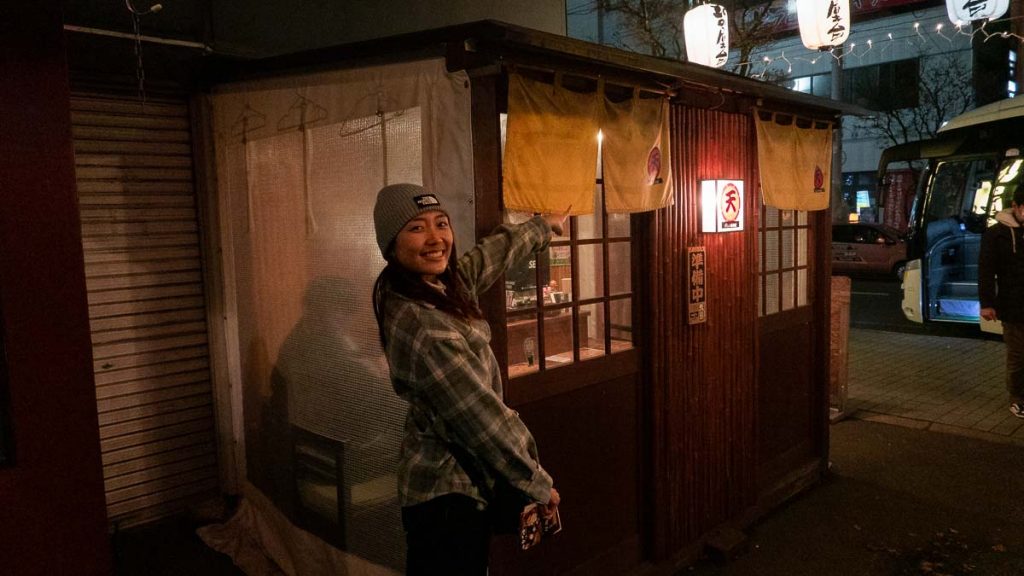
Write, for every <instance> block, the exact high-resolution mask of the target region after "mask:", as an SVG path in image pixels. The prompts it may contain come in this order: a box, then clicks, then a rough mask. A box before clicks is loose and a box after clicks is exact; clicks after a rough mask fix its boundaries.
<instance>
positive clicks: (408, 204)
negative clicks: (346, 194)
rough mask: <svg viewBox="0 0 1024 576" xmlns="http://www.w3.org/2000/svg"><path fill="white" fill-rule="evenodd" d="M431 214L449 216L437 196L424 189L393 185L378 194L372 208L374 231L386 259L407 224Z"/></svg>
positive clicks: (406, 185) (411, 185)
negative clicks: (434, 212)
mask: <svg viewBox="0 0 1024 576" xmlns="http://www.w3.org/2000/svg"><path fill="white" fill-rule="evenodd" d="M431 210H440V211H441V212H444V213H445V214H447V213H448V211H447V210H445V209H444V208H443V207H442V206H441V201H440V200H438V198H437V196H435V195H434V194H431V193H430V192H427V191H426V189H424V188H423V186H420V185H418V184H391V185H388V186H385V187H383V188H381V189H380V192H378V193H377V204H376V205H375V206H374V207H373V227H374V229H375V230H376V232H377V246H379V247H380V253H381V254H382V255H383V256H384V257H385V258H386V257H387V249H388V246H390V245H391V242H392V241H393V240H394V239H395V236H398V233H399V232H401V231H402V227H403V226H405V224H406V222H408V221H409V220H412V219H413V217H415V216H416V215H417V214H422V213H424V212H429V211H431Z"/></svg>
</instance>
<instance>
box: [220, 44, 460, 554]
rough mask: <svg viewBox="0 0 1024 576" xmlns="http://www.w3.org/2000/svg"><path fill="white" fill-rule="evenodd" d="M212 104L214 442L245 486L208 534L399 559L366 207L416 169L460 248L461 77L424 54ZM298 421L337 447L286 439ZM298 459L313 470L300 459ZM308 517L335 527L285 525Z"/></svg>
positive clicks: (393, 403)
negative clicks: (221, 374)
mask: <svg viewBox="0 0 1024 576" xmlns="http://www.w3.org/2000/svg"><path fill="white" fill-rule="evenodd" d="M212 101H213V110H214V141H215V150H216V172H217V188H218V194H219V201H218V204H219V206H220V213H221V214H220V222H221V236H222V243H223V246H224V251H223V252H224V253H223V255H222V258H223V269H224V270H225V277H224V278H223V285H224V287H225V291H226V298H225V300H226V301H227V302H228V303H229V306H230V308H231V309H229V310H227V311H226V316H227V318H226V320H227V322H226V332H227V334H226V341H227V343H228V344H227V346H228V350H227V351H226V353H227V356H228V365H229V372H230V379H231V385H232V407H231V413H232V419H231V420H232V422H233V428H234V429H233V431H232V436H233V437H232V438H227V437H226V435H225V434H224V433H222V434H221V439H222V441H226V442H233V444H234V446H235V458H236V461H237V462H238V475H239V478H242V479H244V480H243V481H242V482H241V483H240V484H241V486H242V494H243V496H244V497H245V498H244V503H243V511H244V513H242V514H239V516H237V517H236V518H235V519H234V520H233V521H232V522H230V523H229V524H226V525H223V526H221V527H220V529H219V530H211V531H208V532H207V534H206V536H207V540H208V541H210V542H211V543H213V544H214V545H215V546H217V547H219V548H221V549H225V548H229V547H232V546H233V547H235V548H236V549H237V548H238V542H239V541H237V540H236V541H234V543H232V539H233V538H235V537H240V535H239V534H237V533H236V532H237V530H242V531H247V532H249V537H252V536H253V535H255V536H256V537H257V540H258V541H259V542H260V547H261V548H262V550H263V553H264V554H266V555H267V556H268V557H269V558H270V559H271V560H272V561H273V562H274V563H275V564H276V565H277V566H279V567H280V569H281V570H282V571H284V572H285V573H288V574H315V573H327V572H324V570H327V569H329V570H331V572H329V573H337V574H344V573H366V574H375V573H385V574H386V573H391V572H400V571H401V570H402V567H403V558H402V556H403V550H404V543H403V535H402V531H401V521H400V517H399V509H398V506H397V502H396V498H395V497H396V492H395V490H396V489H395V482H394V466H395V459H396V457H397V452H398V443H399V441H400V438H401V428H402V425H403V421H404V416H405V406H404V405H403V403H402V402H401V401H400V400H399V399H398V398H397V396H395V394H394V392H393V391H392V390H391V385H390V382H389V380H388V377H387V369H386V364H385V362H384V359H383V357H382V354H381V351H380V344H379V340H378V336H377V325H376V321H375V319H374V317H373V311H372V305H371V290H372V286H373V281H374V280H375V278H376V276H377V274H378V273H379V272H380V270H381V269H382V268H383V267H384V260H383V258H382V257H381V255H380V253H379V250H378V248H377V244H376V241H375V236H374V231H373V218H372V212H373V203H374V200H375V197H376V193H377V191H378V190H379V189H380V188H381V187H382V186H383V185H385V184H390V183H397V182H414V183H422V184H423V185H425V186H426V187H427V188H428V189H431V190H433V191H435V192H436V193H437V194H438V195H439V196H440V197H441V198H442V201H443V202H444V203H445V204H446V207H447V209H448V211H449V213H450V214H451V216H452V218H453V222H454V227H455V232H456V242H457V246H459V247H461V248H462V249H465V248H468V247H469V246H470V245H471V243H472V241H473V239H474V237H475V233H474V229H473V222H474V213H473V198H474V194H473V173H472V132H471V123H470V89H469V80H468V77H467V76H466V74H465V73H463V72H457V73H448V72H447V71H446V70H445V65H444V61H443V60H429V61H421V62H412V63H403V64H395V65H388V66H379V67H372V68H363V69H355V70H340V71H331V72H324V73H317V74H312V75H302V76H288V77H281V78H274V79H269V80H260V81H254V82H246V83H236V84H231V85H228V86H223V87H219V88H218V89H216V91H215V92H214V95H213V97H212ZM296 430H298V431H299V434H305V433H306V432H311V433H313V434H314V435H316V436H317V437H322V438H324V439H326V440H327V441H328V443H329V444H328V446H329V447H330V446H337V449H331V448H328V449H327V450H319V449H317V448H315V447H314V448H310V446H299V445H298V443H297V442H296V438H297V437H298V436H297V435H296ZM339 454H341V455H343V456H341V457H339V456H338V455H339ZM310 462H312V463H313V466H312V467H311V468H312V469H313V473H312V476H307V475H304V473H301V472H299V470H300V469H306V468H309V466H307V465H308V464H309V463H310ZM339 462H341V464H339ZM317 463H319V464H322V465H323V466H320V467H318V466H317ZM317 470H319V471H320V472H324V471H326V472H325V474H323V475H322V476H321V477H320V478H319V480H323V479H324V477H326V478H327V479H328V480H330V481H333V483H334V484H335V485H332V482H318V481H317V477H316V471H317ZM338 496H341V498H342V505H341V507H340V510H339V507H338ZM309 517H313V518H314V519H315V521H317V522H320V521H326V525H327V526H328V532H327V533H326V534H327V535H326V536H324V533H323V532H321V533H320V534H319V535H320V536H321V537H322V538H324V539H326V540H329V541H332V538H333V537H334V536H335V535H337V534H343V538H340V539H339V540H338V541H332V543H333V544H334V545H335V546H334V547H332V546H327V545H325V543H324V542H323V541H321V540H320V539H317V538H313V537H311V536H310V535H309V533H308V532H306V531H301V530H297V529H296V528H295V526H294V524H300V525H303V526H306V523H305V522H304V521H303V518H309ZM246 518H248V519H249V520H248V521H247V520H246ZM332 523H333V524H339V525H342V527H343V528H342V531H341V532H338V531H334V530H332V529H331V528H330V527H331V526H332ZM236 529H237V530H236ZM313 531H314V532H316V530H313ZM236 560H237V558H236Z"/></svg>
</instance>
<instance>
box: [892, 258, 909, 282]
mask: <svg viewBox="0 0 1024 576" xmlns="http://www.w3.org/2000/svg"><path fill="white" fill-rule="evenodd" d="M906 271H907V263H906V262H897V263H896V265H895V266H893V267H892V273H893V275H894V276H896V279H897V280H899V281H901V282H902V281H903V273H904V272H906Z"/></svg>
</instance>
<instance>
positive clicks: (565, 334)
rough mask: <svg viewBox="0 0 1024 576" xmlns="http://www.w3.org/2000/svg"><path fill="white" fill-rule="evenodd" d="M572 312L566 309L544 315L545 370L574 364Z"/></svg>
mask: <svg viewBox="0 0 1024 576" xmlns="http://www.w3.org/2000/svg"><path fill="white" fill-rule="evenodd" d="M572 338H573V329H572V312H571V311H570V310H569V309H568V308H566V309H563V310H558V311H553V312H549V313H547V314H545V315H544V356H545V362H546V363H547V365H546V366H545V368H547V369H551V368H557V367H559V366H561V365H563V364H571V363H572Z"/></svg>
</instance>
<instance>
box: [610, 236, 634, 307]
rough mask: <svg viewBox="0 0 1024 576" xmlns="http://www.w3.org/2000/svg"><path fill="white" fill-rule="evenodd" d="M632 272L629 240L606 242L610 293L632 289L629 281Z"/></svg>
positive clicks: (626, 291)
mask: <svg viewBox="0 0 1024 576" xmlns="http://www.w3.org/2000/svg"><path fill="white" fill-rule="evenodd" d="M632 273H633V270H632V268H631V267H630V244H629V242H612V243H610V244H608V284H609V286H608V290H609V292H610V293H611V294H610V295H612V296H614V295H615V294H628V293H629V292H631V291H632V290H633V288H632V286H631V282H630V278H631V275H632Z"/></svg>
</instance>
